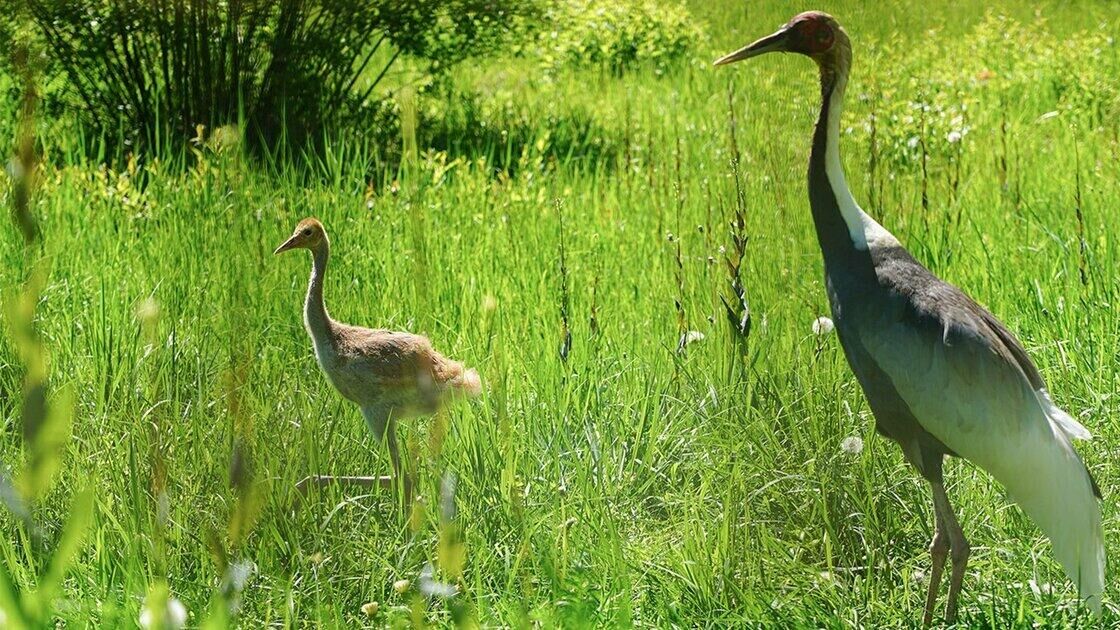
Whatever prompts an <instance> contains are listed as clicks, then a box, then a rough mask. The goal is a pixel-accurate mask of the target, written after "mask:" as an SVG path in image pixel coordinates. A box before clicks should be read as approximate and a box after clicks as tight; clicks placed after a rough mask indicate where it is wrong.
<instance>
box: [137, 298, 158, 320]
mask: <svg viewBox="0 0 1120 630" xmlns="http://www.w3.org/2000/svg"><path fill="white" fill-rule="evenodd" d="M159 311H160V308H159V302H157V301H156V299H155V298H154V297H152V296H148V297H146V298H144V299H143V300H142V301H141V302H140V303H139V304H137V305H136V319H137V320H139V322H140V323H141V324H144V325H148V324H153V323H155V321H156V320H157V319H159Z"/></svg>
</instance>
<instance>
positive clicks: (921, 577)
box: [910, 569, 926, 584]
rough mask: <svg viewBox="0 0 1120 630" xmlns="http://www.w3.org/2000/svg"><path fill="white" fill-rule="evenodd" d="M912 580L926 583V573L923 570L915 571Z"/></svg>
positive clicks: (911, 575)
mask: <svg viewBox="0 0 1120 630" xmlns="http://www.w3.org/2000/svg"><path fill="white" fill-rule="evenodd" d="M910 579H911V580H914V581H915V582H917V583H918V584H921V583H922V582H925V581H926V572H925V571H923V570H921V569H914V572H913V573H911V574H910Z"/></svg>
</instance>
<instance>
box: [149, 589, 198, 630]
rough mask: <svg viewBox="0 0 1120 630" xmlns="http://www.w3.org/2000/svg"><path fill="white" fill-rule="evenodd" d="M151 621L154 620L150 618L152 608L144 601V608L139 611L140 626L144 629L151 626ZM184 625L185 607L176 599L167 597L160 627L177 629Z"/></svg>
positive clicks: (185, 621)
mask: <svg viewBox="0 0 1120 630" xmlns="http://www.w3.org/2000/svg"><path fill="white" fill-rule="evenodd" d="M153 621H155V620H154V619H153V618H152V609H151V608H149V607H148V604H147V603H145V604H144V608H143V609H141V611H140V627H141V628H145V629H147V628H151V627H152V622H153ZM185 625H187V607H186V606H184V605H183V602H181V601H179V600H178V599H175V598H174V597H169V598H168V599H167V607H166V608H165V609H164V611H163V626H162V627H163V628H171V629H172V630H179V628H182V627H183V626H185Z"/></svg>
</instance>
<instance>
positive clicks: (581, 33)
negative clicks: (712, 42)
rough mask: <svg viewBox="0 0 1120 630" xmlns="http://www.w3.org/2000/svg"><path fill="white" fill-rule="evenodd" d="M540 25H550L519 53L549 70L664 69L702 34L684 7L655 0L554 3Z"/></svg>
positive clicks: (566, 1)
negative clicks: (648, 66) (645, 66)
mask: <svg viewBox="0 0 1120 630" xmlns="http://www.w3.org/2000/svg"><path fill="white" fill-rule="evenodd" d="M543 24H547V25H552V26H551V28H549V27H544V28H542V29H541V30H540V31H538V32H537V33H536V34H535V36H534V37H530V38H528V40H527V41H526V43H525V44H524V45H523V47H522V48H521V50H520V52H521V53H522V54H523V55H525V56H530V57H537V58H538V59H539V60H540V63H541V64H542V65H543V66H544V67H545V68H546V69H549V70H557V69H559V68H561V67H564V66H568V67H587V66H599V67H604V68H606V69H608V70H610V71H611V72H613V73H616V74H620V73H622V72H624V71H626V70H628V69H630V68H632V67H634V66H635V65H638V64H642V63H651V64H653V65H654V66H655V67H656V68H657V69H658V70H664V69H665V68H666V67H667V66H668V64H669V63H671V62H673V61H675V60H677V59H679V58H680V57H682V56H684V54H685V53H687V52H688V50H689V49H690V48H691V47H692V46H693V45H695V44H696V42H697V41H698V40H699V39H700V37H701V35H702V32H701V30H700V29H699V28H698V27H697V26H696V25H695V24H694V23H693V21H692V17H691V16H690V15H689V13H688V10H687V9H685V7H684V6H683V5H681V4H678V3H675V2H657V1H655V0H624V1H620V0H556V1H555V2H553V3H552V4H551V5H550V6H549V7H548V8H547V10H546V11H545V20H544V21H543Z"/></svg>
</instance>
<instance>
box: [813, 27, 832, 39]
mask: <svg viewBox="0 0 1120 630" xmlns="http://www.w3.org/2000/svg"><path fill="white" fill-rule="evenodd" d="M829 37H832V33H829V32H828V29H823V28H822V29H821V30H819V31H817V41H818V42H824V41H828V38H829Z"/></svg>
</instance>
